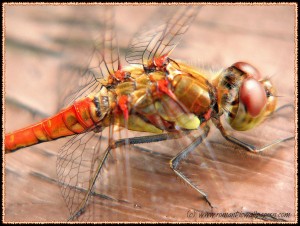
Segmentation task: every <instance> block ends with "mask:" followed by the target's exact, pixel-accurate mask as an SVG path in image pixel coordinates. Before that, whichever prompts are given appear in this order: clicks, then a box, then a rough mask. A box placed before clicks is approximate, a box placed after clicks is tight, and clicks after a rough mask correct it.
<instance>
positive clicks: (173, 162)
mask: <svg viewBox="0 0 300 226" xmlns="http://www.w3.org/2000/svg"><path fill="white" fill-rule="evenodd" d="M208 133H209V127H208V126H206V127H205V128H204V133H203V134H202V135H201V136H199V137H198V138H197V139H195V140H194V141H193V143H191V144H190V145H189V146H187V147H186V148H185V149H184V150H182V151H181V152H180V153H178V154H177V155H176V156H175V157H174V158H173V159H171V161H170V167H171V169H172V170H173V171H174V172H175V173H176V175H178V176H179V177H180V178H181V179H183V180H184V181H185V182H186V183H187V184H188V185H190V186H191V187H192V188H193V189H195V190H196V191H197V192H199V193H200V194H201V195H202V196H203V197H204V199H205V201H206V202H207V203H208V205H209V206H210V207H211V208H213V206H212V204H211V202H210V201H209V200H208V198H207V195H206V194H205V193H204V192H203V191H202V190H200V189H199V188H198V187H197V186H196V185H194V184H193V182H192V181H191V180H190V179H189V178H187V177H186V176H185V175H184V174H183V173H181V172H180V171H179V170H178V165H179V163H180V162H181V160H182V159H184V158H186V157H187V155H188V154H189V153H191V152H192V151H193V150H194V149H195V148H196V147H197V146H198V145H199V144H201V143H202V141H203V140H204V139H205V138H206V137H207V135H208Z"/></svg>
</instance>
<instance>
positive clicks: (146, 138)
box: [68, 131, 190, 221]
mask: <svg viewBox="0 0 300 226" xmlns="http://www.w3.org/2000/svg"><path fill="white" fill-rule="evenodd" d="M189 133H190V131H186V132H185V133H165V134H158V135H150V136H142V137H132V138H124V139H119V140H117V141H115V142H113V143H111V144H109V146H108V147H107V149H106V150H105V153H104V156H103V158H102V160H101V162H100V164H99V166H98V168H97V170H96V172H95V175H94V176H93V178H92V180H91V181H90V185H89V188H88V190H87V192H86V195H85V197H84V199H83V201H82V202H81V204H80V205H79V207H78V210H76V211H75V213H74V214H73V215H72V216H71V217H69V219H68V221H71V220H74V219H76V218H77V217H79V216H80V215H81V214H82V213H83V212H84V209H85V207H86V204H87V201H88V198H89V196H90V195H91V193H92V189H93V187H94V184H95V182H96V180H97V178H98V176H99V175H100V172H101V169H102V167H103V165H104V163H105V161H106V159H107V156H108V155H109V153H110V151H111V150H112V149H115V148H117V147H120V146H124V145H127V144H142V143H151V142H159V141H163V140H169V139H178V138H181V137H182V136H184V135H187V134H189Z"/></svg>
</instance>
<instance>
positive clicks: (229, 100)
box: [216, 62, 276, 131]
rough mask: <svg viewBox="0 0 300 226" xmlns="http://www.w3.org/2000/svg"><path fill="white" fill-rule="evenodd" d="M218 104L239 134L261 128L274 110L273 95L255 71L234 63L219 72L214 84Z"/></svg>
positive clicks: (270, 87) (266, 80) (243, 64)
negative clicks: (216, 81) (219, 74)
mask: <svg viewBox="0 0 300 226" xmlns="http://www.w3.org/2000/svg"><path fill="white" fill-rule="evenodd" d="M216 87H217V92H218V103H219V106H220V107H221V109H223V112H224V113H225V118H226V121H227V122H228V123H229V125H230V126H231V127H232V128H233V129H235V130H239V131H243V130H249V129H251V128H253V127H255V126H257V125H258V124H260V123H261V122H262V121H263V120H264V119H265V117H266V116H268V115H270V114H271V113H272V112H273V111H274V110H275V108H276V96H275V94H276V91H275V89H274V87H273V85H272V83H271V81H270V80H269V79H263V78H262V77H261V75H260V73H259V72H258V70H257V69H256V68H254V67H253V66H252V65H250V64H248V63H244V62H237V63H235V64H233V65H232V66H231V67H229V68H227V69H226V70H225V71H223V72H222V74H221V76H220V77H219V79H218V83H217V86H216Z"/></svg>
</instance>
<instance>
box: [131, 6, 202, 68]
mask: <svg viewBox="0 0 300 226" xmlns="http://www.w3.org/2000/svg"><path fill="white" fill-rule="evenodd" d="M200 8H201V6H176V7H167V6H165V7H161V8H160V10H158V12H157V13H156V14H155V15H153V17H151V19H150V21H149V22H148V24H147V25H145V26H144V28H142V29H141V30H140V31H138V32H137V33H136V34H135V36H134V38H133V39H132V41H131V43H130V45H129V50H128V52H127V54H126V61H127V62H128V63H130V64H141V65H143V66H144V67H147V66H148V63H149V61H151V60H152V59H153V58H155V57H159V56H163V55H169V54H170V53H171V51H172V50H173V49H174V48H175V47H176V46H177V44H178V43H179V42H180V40H181V38H182V36H183V34H184V33H185V32H186V31H187V30H188V28H189V26H190V24H191V23H192V22H193V20H194V19H195V17H196V15H197V13H198V12H199V10H200ZM166 11H169V12H166ZM164 15H168V16H167V17H165V16H164Z"/></svg>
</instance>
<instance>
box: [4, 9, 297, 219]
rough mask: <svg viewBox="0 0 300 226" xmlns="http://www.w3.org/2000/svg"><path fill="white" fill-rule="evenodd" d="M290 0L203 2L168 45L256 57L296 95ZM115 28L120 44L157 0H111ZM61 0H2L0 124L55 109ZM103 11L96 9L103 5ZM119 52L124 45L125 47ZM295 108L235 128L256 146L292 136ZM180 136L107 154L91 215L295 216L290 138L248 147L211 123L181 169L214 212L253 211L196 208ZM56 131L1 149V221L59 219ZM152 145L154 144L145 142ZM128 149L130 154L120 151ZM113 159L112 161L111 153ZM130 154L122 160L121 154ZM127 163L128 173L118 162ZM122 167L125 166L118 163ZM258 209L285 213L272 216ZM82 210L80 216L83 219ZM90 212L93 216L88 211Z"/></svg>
mask: <svg viewBox="0 0 300 226" xmlns="http://www.w3.org/2000/svg"><path fill="white" fill-rule="evenodd" d="M295 7H296V6H295V5H256V6H252V5H247V6H245V5H208V6H205V7H204V8H203V9H201V12H200V13H199V15H198V16H197V18H196V21H195V22H194V24H193V25H192V26H191V28H190V30H189V31H188V33H187V34H186V35H185V36H184V38H183V39H184V41H183V42H182V43H181V44H180V45H179V46H178V47H177V48H176V50H175V51H174V53H172V57H173V58H178V59H183V60H185V61H187V62H189V63H191V64H193V65H194V66H198V67H200V66H202V65H211V66H212V67H213V68H220V67H227V66H230V65H231V64H233V63H234V62H236V61H247V62H250V63H252V64H253V65H255V66H256V67H257V68H258V69H259V70H260V71H261V73H262V74H263V75H265V76H272V81H273V82H274V84H275V86H276V87H277V90H278V95H279V96H281V97H279V106H281V105H283V104H286V103H294V101H295V76H296V71H295V40H294V38H295V32H294V29H295V26H296V21H295V16H296V15H295V13H296V11H295ZM116 8H117V9H116V12H117V13H116V28H117V32H118V37H119V44H120V47H121V49H122V50H123V49H125V48H126V46H127V44H128V42H129V40H130V38H131V37H132V35H133V34H134V32H135V31H136V30H137V29H138V28H139V27H140V26H141V25H142V24H143V22H144V21H145V20H147V19H149V18H151V15H152V14H153V12H154V11H155V10H156V8H157V6H117V7H116ZM66 10H67V9H66V7H64V6H45V5H43V6H33V5H30V6H21V5H5V15H4V16H5V17H4V19H5V30H4V31H5V38H6V42H5V80H4V85H5V98H6V102H5V131H6V132H8V131H12V130H15V129H19V128H21V127H23V126H27V125H28V124H30V123H34V122H37V121H38V120H40V119H41V118H42V117H43V115H51V114H53V113H55V106H56V104H57V96H56V93H55V90H56V88H55V87H56V86H57V84H58V83H59V77H58V76H57V75H56V74H55V68H56V67H57V66H58V65H59V57H57V53H58V51H59V48H58V46H56V45H55V44H53V42H52V41H51V40H52V38H54V37H56V35H58V34H59V33H60V31H61V30H60V29H62V27H59V26H57V24H58V21H59V20H60V19H63V18H64V17H63V15H64V12H65V11H66ZM99 16H101V15H99ZM121 52H122V51H121ZM294 113H295V112H294V109H292V108H291V109H286V110H285V111H281V112H280V113H278V114H277V115H275V116H274V117H272V118H270V119H268V120H267V121H266V122H265V123H263V124H262V125H261V126H259V127H258V128H256V129H255V130H254V131H251V132H246V133H237V132H234V134H236V136H237V137H239V138H241V139H243V140H245V141H248V142H250V143H252V144H257V145H258V146H263V145H264V144H266V143H270V142H271V141H272V140H274V139H278V138H283V137H289V136H293V134H294V131H295V123H294ZM185 142H187V140H183V141H167V142H165V143H163V142H162V143H155V144H151V145H149V144H147V145H141V146H139V147H140V148H132V149H130V150H126V151H124V150H123V149H122V150H117V151H116V152H115V153H114V155H115V156H117V157H115V156H114V158H113V160H110V161H109V163H108V165H107V167H106V170H105V172H104V175H103V177H104V178H106V179H105V181H104V182H103V189H102V191H103V193H102V195H105V196H106V197H110V199H108V198H103V197H102V198H99V199H97V202H96V203H95V205H94V208H95V209H94V211H95V212H94V213H97V218H96V216H95V220H97V221H109V222H124V221H126V222H128V221H134V222H178V221H180V222H185V221H189V222H216V221H217V222H239V221H245V222H260V221H268V220H269V221H272V220H277V221H280V220H286V221H289V222H293V221H295V220H296V215H295V214H296V212H295V211H296V208H295V204H296V195H295V194H296V193H295V192H296V180H295V179H296V162H295V161H296V158H295V155H296V149H295V147H294V146H295V142H294V141H289V142H286V143H283V144H280V145H277V146H276V147H272V148H270V150H269V151H267V152H266V153H263V154H261V155H254V154H249V153H245V151H243V150H240V148H239V147H236V146H233V145H232V144H230V143H228V142H227V141H225V140H224V138H222V137H221V136H220V134H219V132H218V131H217V130H216V129H214V128H212V129H211V132H210V134H209V137H208V138H207V140H206V142H205V144H202V145H200V146H199V147H198V148H197V150H196V151H195V153H194V154H192V155H191V156H189V157H188V158H187V159H186V160H185V161H184V163H183V164H182V170H183V172H185V173H186V174H187V175H188V176H189V177H190V178H191V179H192V180H193V181H194V182H195V183H196V184H198V185H199V187H200V188H202V189H203V190H204V191H205V192H206V193H207V194H208V197H209V199H210V201H211V202H212V203H213V205H214V206H215V207H216V208H214V209H213V212H214V213H236V212H238V213H253V212H257V213H260V214H257V215H256V218H253V217H252V218H247V217H242V216H241V215H238V216H231V217H224V216H214V217H207V216H206V217H205V216H204V217H202V216H199V213H202V212H211V209H210V207H209V206H208V205H207V204H206V203H205V201H204V200H203V199H201V198H200V197H199V195H198V194H197V193H196V192H195V191H194V190H192V189H190V188H189V187H188V186H187V185H185V184H184V183H183V182H181V181H180V180H179V179H178V178H176V176H175V174H174V173H173V172H172V170H171V169H170V168H169V160H170V159H171V158H172V157H173V156H175V155H176V153H178V152H179V151H180V148H181V147H184V145H185ZM60 145H61V142H60V141H55V142H49V143H47V144H40V145H37V146H34V147H30V148H26V149H23V150H20V151H18V152H15V153H13V154H9V155H5V156H4V160H5V163H4V164H5V174H4V179H5V181H4V182H5V183H4V188H5V199H4V204H5V205H4V214H5V215H4V219H3V220H4V221H5V222H20V221H22V222H45V221H56V222H57V221H65V220H66V219H67V218H68V217H69V213H68V210H67V208H66V205H65V203H64V200H63V198H62V196H61V194H60V187H59V185H58V183H57V176H56V155H57V152H58V150H59V147H60ZM149 150H151V151H149ZM122 153H123V157H124V155H127V160H126V161H125V159H124V158H123V159H122V158H118V156H122ZM114 160H117V161H114ZM128 161H129V162H130V164H129V165H127V166H126V163H128ZM118 164H121V167H123V166H124V165H125V167H126V169H127V170H128V172H127V173H126V175H125V174H124V173H122V172H123V171H122V170H121V171H120V170H119V169H120V168H118V167H120V166H118ZM121 169H122V168H121ZM263 213H277V214H278V213H289V214H290V217H283V216H277V218H276V219H275V218H270V217H266V216H263ZM84 219H85V218H83V220H84ZM88 220H93V219H88Z"/></svg>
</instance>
